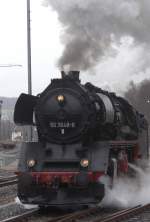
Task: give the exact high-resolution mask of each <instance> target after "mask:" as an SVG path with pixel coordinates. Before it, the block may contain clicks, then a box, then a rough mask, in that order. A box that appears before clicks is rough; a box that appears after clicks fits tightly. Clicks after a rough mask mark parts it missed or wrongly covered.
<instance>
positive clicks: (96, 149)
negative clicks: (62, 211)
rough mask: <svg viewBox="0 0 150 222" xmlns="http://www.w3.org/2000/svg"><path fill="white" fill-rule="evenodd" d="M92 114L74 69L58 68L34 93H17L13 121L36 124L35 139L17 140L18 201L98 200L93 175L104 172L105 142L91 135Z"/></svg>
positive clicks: (98, 189)
mask: <svg viewBox="0 0 150 222" xmlns="http://www.w3.org/2000/svg"><path fill="white" fill-rule="evenodd" d="M29 102H30V104H29ZM23 106H24V108H22V107H23ZM25 106H26V107H25ZM31 114H33V116H34V121H33V120H32V115H31ZM96 118H97V116H96V112H95V104H94V103H93V102H92V101H91V97H90V94H89V93H88V91H87V90H86V88H85V87H84V86H82V85H81V84H80V80H79V72H77V71H74V72H73V71H72V72H70V73H69V75H66V74H65V73H64V72H62V79H54V80H52V81H51V84H50V85H49V86H48V87H47V88H46V90H44V92H42V93H41V94H40V95H38V96H36V97H33V96H29V95H24V94H23V95H21V97H20V98H19V99H18V102H17V103H16V107H15V115H14V119H15V122H16V123H19V124H29V123H30V124H31V123H32V125H33V124H36V128H37V132H38V142H28V143H22V148H21V155H20V161H19V166H18V171H19V183H18V196H19V198H20V200H21V201H22V202H23V203H32V204H39V205H70V204H73V205H74V204H76V205H79V204H81V205H86V204H90V203H98V202H100V201H101V200H102V198H103V197H104V185H103V184H101V183H100V182H99V178H100V177H101V176H103V175H104V174H105V172H106V170H107V163H108V156H109V145H108V144H107V143H104V142H97V141H93V139H92V135H93V132H94V129H95V128H94V127H95V122H96ZM33 122H34V123H33Z"/></svg>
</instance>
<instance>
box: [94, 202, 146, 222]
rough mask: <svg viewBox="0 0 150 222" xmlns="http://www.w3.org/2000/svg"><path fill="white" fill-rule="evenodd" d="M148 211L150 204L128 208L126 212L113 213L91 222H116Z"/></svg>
mask: <svg viewBox="0 0 150 222" xmlns="http://www.w3.org/2000/svg"><path fill="white" fill-rule="evenodd" d="M147 209H150V204H147V205H144V206H137V207H133V208H129V209H126V210H122V211H119V212H117V213H114V214H112V215H110V216H108V217H106V218H104V219H101V218H97V219H95V220H92V222H116V221H122V220H125V219H129V218H132V216H134V215H137V214H140V213H143V212H144V211H145V210H147Z"/></svg>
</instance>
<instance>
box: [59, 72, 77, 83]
mask: <svg viewBox="0 0 150 222" xmlns="http://www.w3.org/2000/svg"><path fill="white" fill-rule="evenodd" d="M79 74H80V71H69V72H65V71H61V77H62V79H72V80H74V81H77V82H80V79H79Z"/></svg>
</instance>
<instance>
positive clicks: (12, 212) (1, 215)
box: [0, 202, 27, 220]
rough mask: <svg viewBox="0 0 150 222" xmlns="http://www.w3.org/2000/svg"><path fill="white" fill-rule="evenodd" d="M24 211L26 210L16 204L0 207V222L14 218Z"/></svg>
mask: <svg viewBox="0 0 150 222" xmlns="http://www.w3.org/2000/svg"><path fill="white" fill-rule="evenodd" d="M26 211H27V210H26V209H25V208H24V207H23V206H21V205H19V204H16V203H15V202H12V203H9V204H6V205H3V206H0V220H4V219H5V218H8V217H13V216H16V215H18V214H21V213H24V212H26Z"/></svg>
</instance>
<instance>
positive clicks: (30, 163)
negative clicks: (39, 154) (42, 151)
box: [27, 159, 36, 168]
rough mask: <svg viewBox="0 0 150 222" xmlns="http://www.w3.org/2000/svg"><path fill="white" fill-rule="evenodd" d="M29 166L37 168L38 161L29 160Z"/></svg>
mask: <svg viewBox="0 0 150 222" xmlns="http://www.w3.org/2000/svg"><path fill="white" fill-rule="evenodd" d="M27 164H28V167H30V168H32V167H34V166H35V164H36V161H35V160H33V159H31V160H28V161H27Z"/></svg>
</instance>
